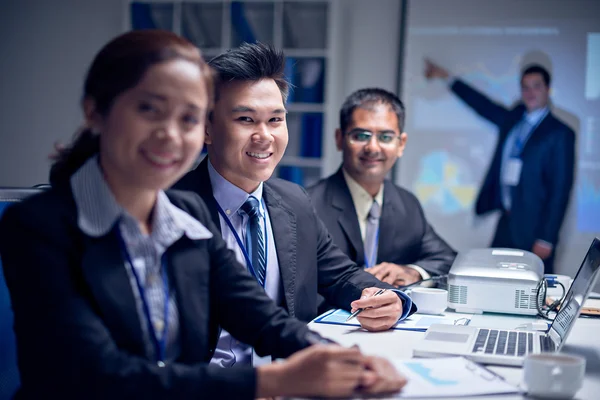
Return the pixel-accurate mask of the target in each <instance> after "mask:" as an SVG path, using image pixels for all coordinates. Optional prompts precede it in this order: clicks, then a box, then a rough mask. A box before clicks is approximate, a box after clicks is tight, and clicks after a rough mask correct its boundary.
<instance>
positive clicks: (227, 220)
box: [215, 199, 269, 288]
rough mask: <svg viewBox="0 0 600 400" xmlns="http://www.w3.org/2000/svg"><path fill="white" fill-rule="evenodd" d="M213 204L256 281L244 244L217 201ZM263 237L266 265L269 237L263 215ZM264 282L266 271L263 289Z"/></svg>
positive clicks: (256, 277) (265, 218)
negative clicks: (215, 205)
mask: <svg viewBox="0 0 600 400" xmlns="http://www.w3.org/2000/svg"><path fill="white" fill-rule="evenodd" d="M261 200H262V204H263V208H265V209H266V207H265V201H264V199H261ZM215 203H216V204H217V210H218V211H219V214H221V217H223V220H225V222H226V223H227V226H228V227H229V230H230V231H231V233H233V236H234V237H235V240H236V242H237V244H238V246H239V247H240V250H242V254H243V255H244V259H245V260H246V266H247V267H248V270H249V271H250V273H251V274H252V276H253V277H254V279H256V280H257V281H258V276H257V274H256V271H255V270H254V267H253V266H252V259H251V258H250V255H249V254H248V250H247V249H246V246H245V245H244V242H242V239H241V238H240V236H239V235H238V233H237V232H236V230H235V228H234V227H233V224H232V223H231V221H230V220H229V217H227V215H226V214H225V211H223V208H221V205H220V204H219V202H218V201H217V199H215ZM263 236H264V238H265V263H267V265H268V262H267V260H268V259H269V258H268V249H269V245H268V244H269V243H268V237H269V235H267V217H266V215H264V214H263ZM266 282H267V276H266V271H265V280H264V282H263V288H264V287H265V284H266Z"/></svg>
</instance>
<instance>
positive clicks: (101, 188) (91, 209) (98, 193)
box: [71, 156, 212, 247]
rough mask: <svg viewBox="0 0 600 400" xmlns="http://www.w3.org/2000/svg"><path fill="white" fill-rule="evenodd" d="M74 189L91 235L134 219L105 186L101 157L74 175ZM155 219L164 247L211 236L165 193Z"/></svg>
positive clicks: (81, 224)
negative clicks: (177, 242) (182, 240)
mask: <svg viewBox="0 0 600 400" xmlns="http://www.w3.org/2000/svg"><path fill="white" fill-rule="evenodd" d="M71 190H72V191H73V197H74V199H75V204H76V206H77V225H78V226H79V228H80V229H81V230H82V231H83V232H84V233H85V234H86V235H88V236H92V237H99V236H103V235H106V234H107V233H108V232H109V231H110V230H111V229H112V228H113V226H114V225H115V223H117V222H119V221H120V220H121V219H122V218H125V219H133V217H132V216H131V215H129V214H128V213H127V211H126V210H125V209H123V207H121V206H120V205H119V203H117V200H116V199H115V197H114V196H113V194H112V192H111V191H110V188H109V187H108V185H107V184H106V181H105V180H104V177H103V175H102V171H101V170H100V166H99V164H98V156H94V157H92V158H90V159H89V160H88V161H86V162H85V164H83V166H82V167H81V168H79V170H77V172H75V173H74V174H73V176H72V177H71ZM152 218H153V223H152V226H153V227H154V228H153V231H152V236H154V237H155V238H156V239H157V241H159V242H161V243H162V244H163V245H164V246H165V247H168V246H170V245H171V244H173V243H174V242H175V241H176V240H178V239H179V238H180V237H181V236H183V235H184V234H185V235H186V236H187V237H188V238H190V239H192V240H197V239H209V238H211V237H212V233H211V232H210V231H209V230H208V229H207V228H206V227H205V226H204V225H202V223H200V222H199V221H197V220H196V219H194V218H193V217H191V216H190V215H189V214H187V213H186V212H185V211H183V210H181V209H180V208H178V207H176V206H174V205H173V204H172V203H171V202H170V201H169V198H168V197H167V195H166V194H165V192H164V191H162V190H161V191H160V192H159V193H158V197H157V200H156V206H155V208H154V215H153V217H152Z"/></svg>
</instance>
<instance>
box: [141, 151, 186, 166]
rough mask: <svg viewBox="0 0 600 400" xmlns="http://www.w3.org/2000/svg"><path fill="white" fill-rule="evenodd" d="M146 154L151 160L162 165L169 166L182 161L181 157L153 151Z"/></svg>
mask: <svg viewBox="0 0 600 400" xmlns="http://www.w3.org/2000/svg"><path fill="white" fill-rule="evenodd" d="M144 155H145V156H146V158H147V159H148V160H149V161H151V162H152V163H154V164H156V165H158V166H161V167H169V166H171V165H174V164H177V163H178V162H180V161H181V158H180V157H176V158H174V157H163V156H160V155H158V154H155V153H151V152H144Z"/></svg>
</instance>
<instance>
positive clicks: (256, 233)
mask: <svg viewBox="0 0 600 400" xmlns="http://www.w3.org/2000/svg"><path fill="white" fill-rule="evenodd" d="M259 206H260V203H259V202H258V199H256V197H253V196H250V197H248V199H247V200H246V202H245V203H244V204H242V207H240V209H241V210H242V211H243V212H245V213H246V214H247V215H248V224H246V248H247V249H248V253H249V254H248V255H249V256H250V260H252V268H253V269H254V273H255V274H256V280H257V281H258V283H259V284H260V285H261V286H264V284H265V277H266V272H267V260H266V257H265V238H264V236H263V231H262V226H261V224H260V208H259Z"/></svg>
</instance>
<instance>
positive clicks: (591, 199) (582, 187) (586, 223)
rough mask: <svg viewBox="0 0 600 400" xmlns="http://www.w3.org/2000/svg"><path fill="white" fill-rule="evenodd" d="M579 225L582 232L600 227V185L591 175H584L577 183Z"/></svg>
mask: <svg viewBox="0 0 600 400" xmlns="http://www.w3.org/2000/svg"><path fill="white" fill-rule="evenodd" d="M577 203H578V204H577V225H578V228H579V231H581V232H597V231H598V230H599V229H600V185H594V183H593V182H592V180H591V179H590V177H589V176H582V177H581V182H580V183H579V184H578V185H577Z"/></svg>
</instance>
